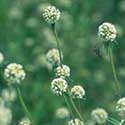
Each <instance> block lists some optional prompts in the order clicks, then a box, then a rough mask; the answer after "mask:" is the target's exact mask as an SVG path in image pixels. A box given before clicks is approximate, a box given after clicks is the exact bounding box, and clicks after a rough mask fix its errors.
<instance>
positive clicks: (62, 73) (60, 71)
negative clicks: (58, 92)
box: [56, 65, 70, 78]
mask: <svg viewBox="0 0 125 125" xmlns="http://www.w3.org/2000/svg"><path fill="white" fill-rule="evenodd" d="M56 76H57V77H62V78H65V77H69V76H70V68H69V67H68V66H67V65H62V66H58V67H57V68H56Z"/></svg>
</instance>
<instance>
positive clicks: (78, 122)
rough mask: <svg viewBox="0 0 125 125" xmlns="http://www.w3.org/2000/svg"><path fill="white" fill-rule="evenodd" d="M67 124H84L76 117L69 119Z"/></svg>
mask: <svg viewBox="0 0 125 125" xmlns="http://www.w3.org/2000/svg"><path fill="white" fill-rule="evenodd" d="M68 125H84V122H83V121H81V120H80V119H78V118H75V119H73V120H70V121H69V122H68Z"/></svg>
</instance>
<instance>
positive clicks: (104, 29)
mask: <svg viewBox="0 0 125 125" xmlns="http://www.w3.org/2000/svg"><path fill="white" fill-rule="evenodd" d="M98 36H99V37H100V38H101V39H102V40H104V41H106V42H108V41H111V42H112V41H114V40H115V39H116V36H117V31H116V28H115V26H114V25H113V24H111V23H108V22H105V23H103V24H102V25H100V26H99V29H98Z"/></svg>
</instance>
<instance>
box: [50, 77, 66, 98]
mask: <svg viewBox="0 0 125 125" xmlns="http://www.w3.org/2000/svg"><path fill="white" fill-rule="evenodd" d="M67 88H68V84H67V82H66V80H64V79H62V78H55V79H54V80H53V81H52V83H51V89H52V91H53V93H55V94H56V95H60V96H61V95H62V94H63V93H65V92H66V91H67Z"/></svg>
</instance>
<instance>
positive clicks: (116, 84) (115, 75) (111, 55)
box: [109, 47, 121, 97]
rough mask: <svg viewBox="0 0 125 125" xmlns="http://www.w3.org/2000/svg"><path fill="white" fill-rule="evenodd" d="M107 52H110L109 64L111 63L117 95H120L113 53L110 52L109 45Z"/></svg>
mask: <svg viewBox="0 0 125 125" xmlns="http://www.w3.org/2000/svg"><path fill="white" fill-rule="evenodd" d="M109 54H110V61H111V65H112V71H113V75H114V79H115V86H116V90H117V92H118V95H119V97H121V94H120V84H119V81H118V78H117V74H116V69H115V64H114V60H113V53H112V48H111V47H109Z"/></svg>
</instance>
